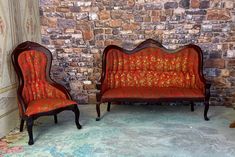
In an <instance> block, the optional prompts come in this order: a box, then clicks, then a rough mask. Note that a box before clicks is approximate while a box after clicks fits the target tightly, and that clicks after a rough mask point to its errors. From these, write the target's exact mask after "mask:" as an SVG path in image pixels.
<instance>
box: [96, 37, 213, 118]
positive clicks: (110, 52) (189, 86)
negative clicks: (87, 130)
mask: <svg viewBox="0 0 235 157" xmlns="http://www.w3.org/2000/svg"><path fill="white" fill-rule="evenodd" d="M202 59H203V58H202V50H201V49H200V47H198V46H196V45H193V44H190V45H186V46H184V47H181V48H179V49H176V50H168V49H166V48H165V47H164V46H162V45H161V44H160V43H159V42H157V41H155V40H153V39H148V40H146V41H144V42H142V43H141V44H139V45H138V46H137V47H136V48H135V49H133V50H131V51H129V50H125V49H123V48H120V47H118V46H115V45H109V46H107V47H106V48H105V50H104V52H103V57H102V74H101V80H100V84H97V88H98V89H99V90H100V92H98V93H97V96H96V97H97V104H96V110H97V115H98V117H97V118H96V120H97V121H98V120H100V104H101V103H105V102H108V107H107V111H110V105H111V103H112V102H164V101H167V102H175V101H177V102H178V101H179V102H181V101H188V102H189V103H190V104H191V111H194V102H203V103H204V105H205V109H204V119H205V120H209V118H208V117H207V112H208V109H209V97H210V83H209V82H206V80H205V78H204V76H203V68H202V65H203V61H202Z"/></svg>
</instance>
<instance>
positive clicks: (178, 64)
mask: <svg viewBox="0 0 235 157" xmlns="http://www.w3.org/2000/svg"><path fill="white" fill-rule="evenodd" d="M199 57H200V56H199V55H198V53H197V52H196V50H195V49H193V48H186V49H182V50H180V51H179V52H176V53H166V52H164V50H162V49H160V48H145V49H142V50H140V51H139V52H136V53H133V54H126V53H123V52H121V51H120V50H117V49H111V50H110V51H109V52H108V53H107V57H106V76H105V80H104V82H103V88H102V91H103V92H104V91H105V90H107V89H113V88H119V87H161V88H162V87H175V88H193V89H200V90H202V91H203V90H204V84H203V83H202V81H201V80H200V78H199V70H198V69H199V67H198V66H199V65H198V63H199V59H200V58H199ZM203 92H204V91H203Z"/></svg>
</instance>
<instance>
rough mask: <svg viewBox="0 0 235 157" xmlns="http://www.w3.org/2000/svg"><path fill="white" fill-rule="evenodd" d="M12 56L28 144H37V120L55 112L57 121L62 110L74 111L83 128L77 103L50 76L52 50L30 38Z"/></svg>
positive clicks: (21, 129) (21, 125) (21, 116)
mask: <svg viewBox="0 0 235 157" xmlns="http://www.w3.org/2000/svg"><path fill="white" fill-rule="evenodd" d="M11 59H12V63H13V65H14V69H15V71H16V73H17V76H18V80H19V84H18V89H17V98H18V107H19V112H20V118H21V123H20V131H23V127H24V121H26V125H27V131H28V135H29V142H28V144H29V145H32V144H34V140H33V132H32V129H33V122H34V120H35V119H37V118H38V117H40V116H48V115H54V121H55V123H57V114H58V113H59V112H61V111H64V110H72V111H73V112H74V114H75V123H76V126H77V128H78V129H81V125H80V124H79V115H80V112H79V109H78V107H77V103H76V102H75V101H73V100H72V99H71V96H70V94H69V93H68V91H67V90H66V89H65V88H64V87H63V86H62V85H60V84H58V83H56V82H54V81H53V80H52V79H51V78H50V67H51V62H52V54H51V52H50V51H49V50H48V49H47V48H45V47H43V46H42V45H40V44H38V43H35V42H30V41H26V42H23V43H21V44H20V45H18V46H17V47H16V48H15V50H14V51H13V52H12V54H11Z"/></svg>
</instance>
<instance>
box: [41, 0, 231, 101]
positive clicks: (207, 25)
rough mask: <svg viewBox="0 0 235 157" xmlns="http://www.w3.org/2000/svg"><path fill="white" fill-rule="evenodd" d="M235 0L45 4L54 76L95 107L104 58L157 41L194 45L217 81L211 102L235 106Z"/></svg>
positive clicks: (63, 0)
mask: <svg viewBox="0 0 235 157" xmlns="http://www.w3.org/2000/svg"><path fill="white" fill-rule="evenodd" d="M234 7H235V2H234V0H210V1H209V0H86V1H79V0H40V14H41V33H42V43H43V44H44V45H45V46H46V47H48V48H49V49H50V50H51V51H52V52H53V58H54V61H53V66H52V77H53V78H54V79H55V80H56V81H58V82H60V83H62V84H64V85H66V87H67V88H68V89H69V90H70V92H71V94H72V95H73V97H74V98H75V99H76V100H78V101H79V102H80V103H95V92H96V90H95V84H96V83H97V82H98V81H99V79H100V72H101V54H102V51H103V50H104V48H105V47H106V46H107V45H109V44H116V45H118V46H122V47H124V48H126V49H132V48H134V47H135V46H136V45H137V44H138V43H140V42H141V41H143V40H145V39H148V38H153V39H156V40H159V41H160V42H162V43H163V45H165V46H166V47H167V48H177V47H179V46H181V45H185V44H188V43H194V44H197V45H199V46H200V47H201V48H202V50H203V55H204V73H205V76H206V78H207V79H208V80H211V81H212V82H213V86H212V90H211V92H212V98H211V104H212V105H213V104H214V105H231V104H232V103H233V102H234V103H235V8H234Z"/></svg>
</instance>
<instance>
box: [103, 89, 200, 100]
mask: <svg viewBox="0 0 235 157" xmlns="http://www.w3.org/2000/svg"><path fill="white" fill-rule="evenodd" d="M164 98H167V99H171V98H172V99H175V98H204V95H203V93H202V91H201V90H198V89H190V88H175V87H167V88H165V87H163V88H162V87H160V88H152V87H138V89H137V88H136V87H125V88H123V87H120V88H113V89H110V90H108V91H107V92H105V93H104V95H103V96H102V100H103V101H112V100H113V99H117V100H120V99H125V100H128V99H135V100H137V99H148V100H151V99H164Z"/></svg>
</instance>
